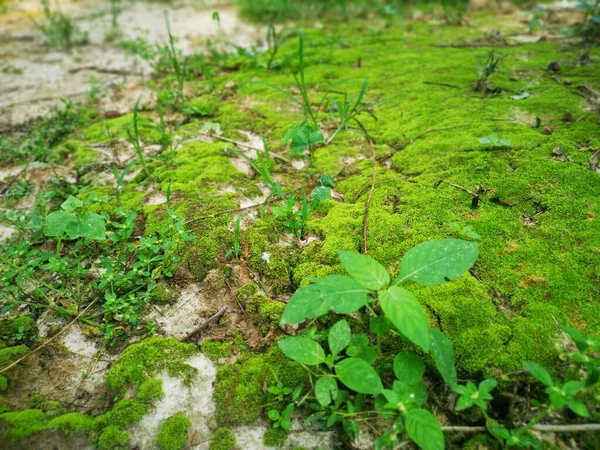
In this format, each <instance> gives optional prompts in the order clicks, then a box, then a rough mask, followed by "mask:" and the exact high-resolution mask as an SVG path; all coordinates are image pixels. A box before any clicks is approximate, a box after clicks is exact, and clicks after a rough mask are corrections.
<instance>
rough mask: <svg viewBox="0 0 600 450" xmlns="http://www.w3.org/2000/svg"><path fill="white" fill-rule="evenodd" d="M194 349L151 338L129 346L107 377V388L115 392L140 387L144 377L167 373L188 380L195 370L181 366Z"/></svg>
mask: <svg viewBox="0 0 600 450" xmlns="http://www.w3.org/2000/svg"><path fill="white" fill-rule="evenodd" d="M195 353H196V348H195V347H194V346H193V345H190V344H184V343H181V342H179V341H178V340H176V339H173V338H161V337H152V338H148V339H144V340H143V341H141V342H137V343H135V344H132V345H130V346H129V347H127V349H125V351H124V352H123V353H122V354H121V356H119V358H118V359H117V360H116V361H115V362H114V364H113V365H112V367H111V368H110V370H109V371H108V373H107V374H106V378H105V381H106V384H107V385H108V387H110V388H111V389H114V390H121V389H124V388H125V387H127V386H128V385H140V384H141V383H142V382H143V381H144V380H145V379H146V378H147V377H151V376H152V375H154V374H156V373H158V372H160V371H161V370H163V369H166V370H167V372H169V374H170V375H173V376H180V377H184V378H189V377H190V376H192V374H193V373H194V369H193V368H192V367H190V366H187V365H186V364H185V363H184V362H185V360H186V359H188V358H190V357H191V356H193V355H194V354H195Z"/></svg>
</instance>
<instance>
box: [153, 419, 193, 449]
mask: <svg viewBox="0 0 600 450" xmlns="http://www.w3.org/2000/svg"><path fill="white" fill-rule="evenodd" d="M191 425H192V421H191V420H190V419H188V418H187V417H186V416H185V414H183V413H178V414H175V415H174V416H173V417H169V418H168V419H167V420H166V421H165V422H164V423H163V424H162V425H161V426H160V430H159V431H158V435H157V436H156V445H157V446H158V448H159V449H160V450H181V449H182V448H183V447H184V446H185V445H186V444H187V442H188V429H189V428H190V426H191Z"/></svg>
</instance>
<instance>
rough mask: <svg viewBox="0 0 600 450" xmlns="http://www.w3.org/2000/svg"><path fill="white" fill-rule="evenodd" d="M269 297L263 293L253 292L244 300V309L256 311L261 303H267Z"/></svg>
mask: <svg viewBox="0 0 600 450" xmlns="http://www.w3.org/2000/svg"><path fill="white" fill-rule="evenodd" d="M268 301H269V298H268V297H267V296H266V295H264V294H254V295H253V296H252V297H250V298H249V299H248V300H247V301H246V311H248V312H252V313H254V312H258V311H259V310H260V307H261V305H262V304H263V303H267V302H268Z"/></svg>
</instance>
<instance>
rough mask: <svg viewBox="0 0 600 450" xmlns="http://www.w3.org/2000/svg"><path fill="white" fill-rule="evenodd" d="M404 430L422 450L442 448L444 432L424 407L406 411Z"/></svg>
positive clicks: (438, 449) (441, 449) (439, 449)
mask: <svg viewBox="0 0 600 450" xmlns="http://www.w3.org/2000/svg"><path fill="white" fill-rule="evenodd" d="M406 432H407V433H408V436H409V437H410V438H411V439H412V440H413V442H414V443H415V444H417V445H418V446H419V447H421V448H422V449H423V450H443V449H444V434H443V433H442V427H440V424H439V423H438V421H437V419H436V417H435V416H434V415H433V414H431V413H430V412H429V411H426V410H424V409H411V410H409V411H408V412H407V413H406Z"/></svg>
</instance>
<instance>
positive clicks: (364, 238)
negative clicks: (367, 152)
mask: <svg viewBox="0 0 600 450" xmlns="http://www.w3.org/2000/svg"><path fill="white" fill-rule="evenodd" d="M369 145H370V146H371V160H372V161H373V170H372V175H371V189H370V190H369V195H368V196H367V201H366V203H365V216H364V217H363V254H364V255H366V254H367V253H368V252H369V251H368V249H367V221H368V220H369V206H370V205H371V198H372V197H373V191H374V190H375V167H377V160H376V159H375V146H374V145H373V141H371V140H370V141H369Z"/></svg>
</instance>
